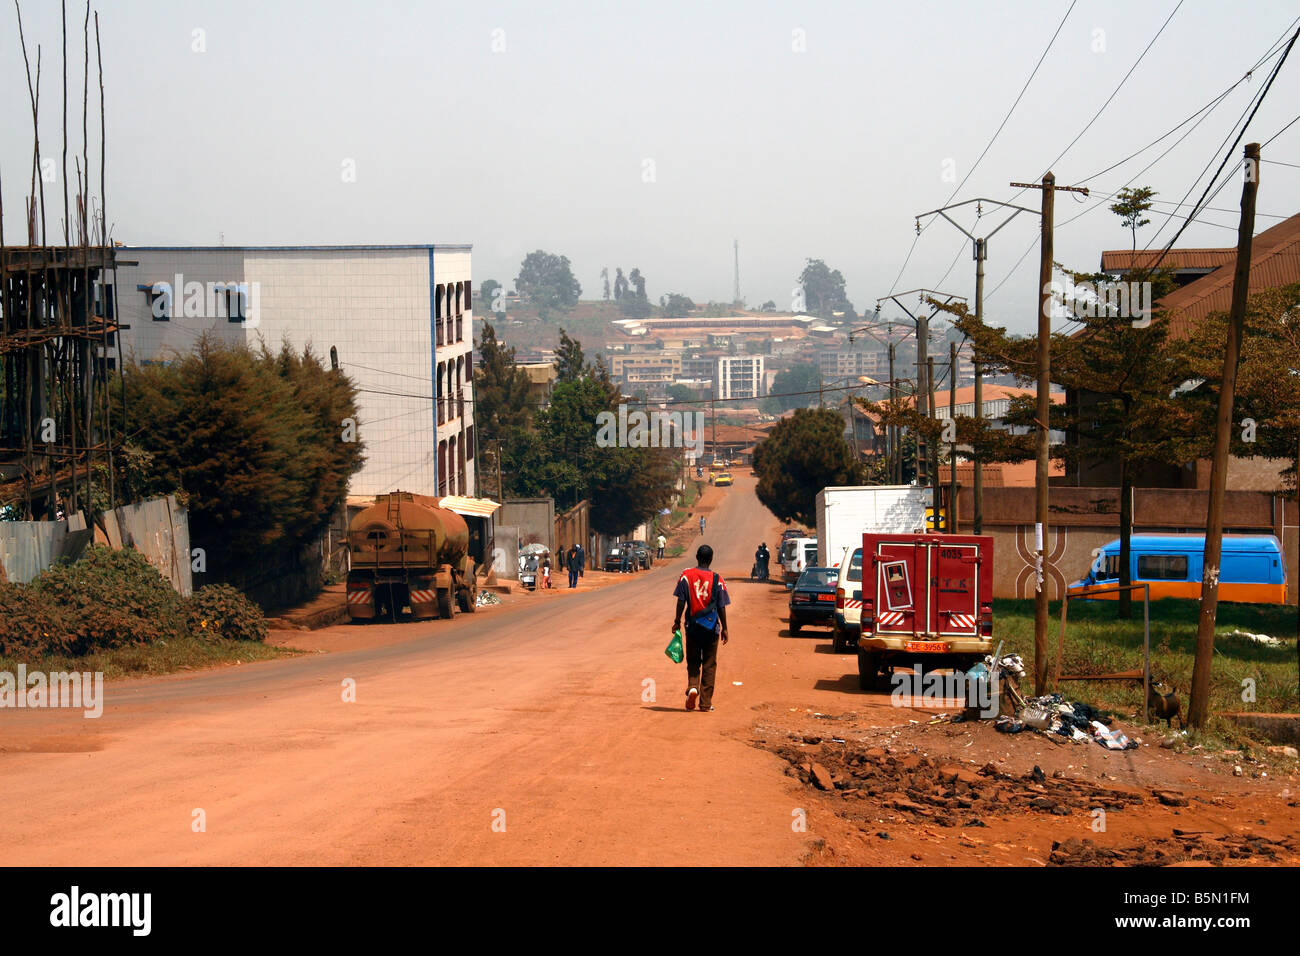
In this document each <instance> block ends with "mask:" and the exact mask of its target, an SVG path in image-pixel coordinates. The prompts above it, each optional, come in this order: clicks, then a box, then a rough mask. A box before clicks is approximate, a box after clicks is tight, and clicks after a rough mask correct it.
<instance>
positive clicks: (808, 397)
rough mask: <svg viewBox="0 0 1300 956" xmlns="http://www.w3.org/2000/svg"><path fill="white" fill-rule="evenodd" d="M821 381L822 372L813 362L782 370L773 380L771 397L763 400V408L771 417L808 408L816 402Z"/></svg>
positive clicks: (796, 364) (797, 364) (800, 363)
mask: <svg viewBox="0 0 1300 956" xmlns="http://www.w3.org/2000/svg"><path fill="white" fill-rule="evenodd" d="M821 380H822V376H821V371H820V370H819V369H818V368H817V366H816V365H814V364H813V363H811V362H797V363H795V364H794V365H791V366H790V367H789V368H787V369H782V370H781V371H779V372H777V373H776V375H775V377H774V378H773V379H772V392H771V395H769V396H768V397H767V398H765V399H763V401H762V408H763V410H764V411H765V412H767V413H768V414H769V415H779V414H781V413H782V412H788V411H789V410H790V409H792V408H806V407H807V406H809V405H811V404H812V403H813V402H815V401H816V399H817V396H816V394H815V393H816V391H817V388H818V386H819V385H821Z"/></svg>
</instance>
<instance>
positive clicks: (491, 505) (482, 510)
mask: <svg viewBox="0 0 1300 956" xmlns="http://www.w3.org/2000/svg"><path fill="white" fill-rule="evenodd" d="M438 507H440V508H446V509H447V510H448V511H454V512H456V514H458V515H471V516H475V517H480V518H487V517H490V516H491V515H493V514H494V513H495V512H496V510H497V509H498V508H500V507H501V505H500V504H499V503H498V502H495V501H492V500H491V499H489V498H467V497H465V496H464V495H447V496H446V497H444V498H441V499H439V501H438Z"/></svg>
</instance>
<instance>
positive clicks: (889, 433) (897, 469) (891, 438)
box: [885, 339, 1300, 485]
mask: <svg viewBox="0 0 1300 956" xmlns="http://www.w3.org/2000/svg"><path fill="white" fill-rule="evenodd" d="M895 387H896V386H895V385H894V341H893V339H890V341H889V390H890V392H891V394H890V396H889V397H890V398H891V399H892V398H893V397H894V396H893V394H892V392H893V390H894V388H895ZM885 443H886V445H887V446H888V448H887V452H886V453H887V455H888V456H889V475H890V479H891V480H892V481H893V483H894V484H896V485H901V484H902V483H903V456H902V455H900V454H899V452H898V429H897V428H895V427H894V426H892V425H890V426H889V427H887V428H886V429H885ZM1296 474H1297V475H1300V465H1297V466H1296Z"/></svg>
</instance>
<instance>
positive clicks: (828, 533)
mask: <svg viewBox="0 0 1300 956" xmlns="http://www.w3.org/2000/svg"><path fill="white" fill-rule="evenodd" d="M930 495H931V489H930V488H928V487H919V486H917V485H849V486H843V487H836V488H823V489H822V490H821V491H819V492H817V563H818V565H820V566H821V567H824V568H832V567H839V565H840V562H841V561H843V559H844V551H845V549H849V548H859V547H861V546H862V536H863V535H864V534H867V533H870V532H888V533H890V534H918V533H921V532H923V531H924V530H925V509H926V508H928V507H929V506H930Z"/></svg>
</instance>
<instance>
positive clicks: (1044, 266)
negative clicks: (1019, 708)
mask: <svg viewBox="0 0 1300 956" xmlns="http://www.w3.org/2000/svg"><path fill="white" fill-rule="evenodd" d="M1011 185H1012V186H1013V187H1019V188H1023V189H1041V190H1042V191H1043V208H1042V213H1041V216H1042V221H1041V223H1040V225H1041V227H1042V235H1041V238H1040V239H1039V259H1038V411H1037V419H1038V421H1037V425H1038V442H1037V446H1038V448H1037V451H1038V454H1037V467H1036V469H1035V474H1034V545H1035V547H1034V551H1035V557H1034V565H1035V568H1034V570H1035V591H1034V693H1035V694H1038V695H1042V694H1046V693H1047V656H1048V651H1047V477H1048V474H1049V470H1048V469H1049V459H1048V448H1049V442H1050V440H1051V427H1050V425H1051V422H1050V419H1051V413H1052V394H1051V390H1052V217H1053V215H1054V211H1055V208H1056V204H1055V198H1056V191H1057V190H1058V189H1060V190H1063V191H1066V192H1076V193H1083V195H1085V196H1086V195H1088V190H1087V189H1085V188H1083V187H1081V186H1057V185H1056V176H1054V175H1053V174H1052V173H1051V172H1050V171H1049V172H1047V173H1044V174H1043V181H1042V183H1012V184H1011Z"/></svg>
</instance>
